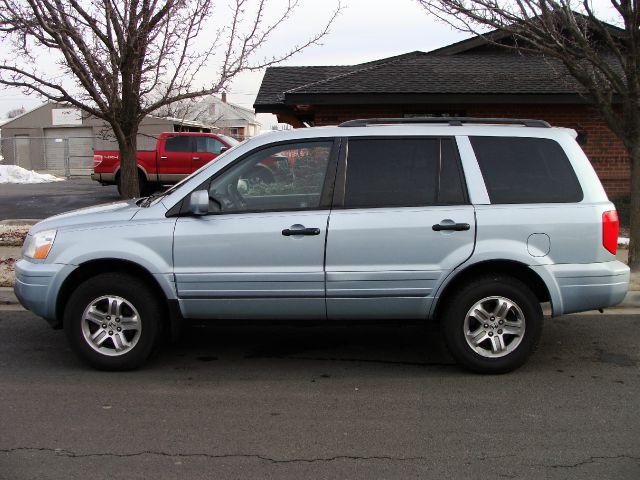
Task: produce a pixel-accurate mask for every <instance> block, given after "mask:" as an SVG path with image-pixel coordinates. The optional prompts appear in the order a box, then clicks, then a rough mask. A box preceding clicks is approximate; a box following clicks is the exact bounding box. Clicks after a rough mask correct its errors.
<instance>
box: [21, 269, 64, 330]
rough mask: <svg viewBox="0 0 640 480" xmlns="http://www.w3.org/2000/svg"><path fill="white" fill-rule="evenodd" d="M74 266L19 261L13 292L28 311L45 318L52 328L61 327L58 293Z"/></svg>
mask: <svg viewBox="0 0 640 480" xmlns="http://www.w3.org/2000/svg"><path fill="white" fill-rule="evenodd" d="M75 268H76V267H75V266H74V265H62V264H44V263H31V262H29V261H27V260H24V259H22V260H18V261H17V262H16V265H15V272H16V282H15V285H14V287H13V291H14V292H15V294H16V297H17V298H18V301H19V302H20V303H21V304H22V306H24V307H25V308H26V309H27V310H30V311H32V312H33V313H35V314H36V315H38V316H40V317H43V318H44V319H45V320H47V321H48V322H49V323H50V324H51V326H53V327H59V326H60V325H61V320H62V319H60V318H57V316H56V301H57V298H58V292H59V291H60V287H61V285H62V282H63V281H64V279H65V278H67V276H68V275H69V273H71V272H72V271H73V270H74V269H75Z"/></svg>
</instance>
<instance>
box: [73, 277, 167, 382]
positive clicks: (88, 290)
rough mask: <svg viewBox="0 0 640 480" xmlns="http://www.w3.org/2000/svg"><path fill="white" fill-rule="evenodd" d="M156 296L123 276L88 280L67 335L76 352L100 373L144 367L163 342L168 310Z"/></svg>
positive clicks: (76, 301) (79, 291) (76, 298)
mask: <svg viewBox="0 0 640 480" xmlns="http://www.w3.org/2000/svg"><path fill="white" fill-rule="evenodd" d="M156 297H157V296H156V295H154V291H153V290H152V289H151V288H149V286H148V285H147V284H146V283H145V282H143V281H142V280H140V279H138V278H136V277H134V276H131V275H127V274H124V273H104V274H101V275H97V276H95V277H92V278H89V279H88V280H86V281H85V282H83V283H82V284H80V286H79V287H78V288H77V289H76V290H75V291H74V292H73V294H72V295H71V297H70V298H69V301H68V303H67V306H66V309H65V313H64V329H65V332H66V335H67V339H68V340H69V344H70V345H71V348H72V349H73V350H74V352H75V353H76V354H77V355H78V356H79V357H80V358H81V359H83V360H84V361H85V362H87V363H88V364H89V365H91V366H92V367H94V368H97V369H100V370H131V369H134V368H137V367H139V366H140V365H142V364H143V363H144V362H145V360H147V358H148V357H149V355H150V354H151V353H152V352H153V350H154V347H155V346H156V344H157V343H158V339H159V337H160V328H161V326H162V318H163V315H164V314H163V310H162V307H161V304H160V302H159V300H158V298H156Z"/></svg>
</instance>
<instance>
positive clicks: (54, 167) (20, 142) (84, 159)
mask: <svg viewBox="0 0 640 480" xmlns="http://www.w3.org/2000/svg"><path fill="white" fill-rule="evenodd" d="M94 145H95V138H94V137H58V136H46V137H33V136H26V135H25V136H19V135H18V136H14V137H8V138H0V154H1V155H2V157H3V163H4V164H5V165H18V166H20V167H22V168H25V169H27V170H38V171H46V172H51V173H53V174H56V175H65V176H67V177H68V176H71V175H89V174H90V173H91V169H92V168H93V150H94Z"/></svg>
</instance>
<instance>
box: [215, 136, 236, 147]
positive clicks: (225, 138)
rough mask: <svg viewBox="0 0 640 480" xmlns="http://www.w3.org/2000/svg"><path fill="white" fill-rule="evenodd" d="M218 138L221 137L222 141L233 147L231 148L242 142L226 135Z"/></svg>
mask: <svg viewBox="0 0 640 480" xmlns="http://www.w3.org/2000/svg"><path fill="white" fill-rule="evenodd" d="M218 137H220V138H221V139H222V140H224V141H225V142H227V143H228V144H229V145H231V148H233V147H235V146H236V145H238V144H239V143H240V142H239V141H238V140H236V139H235V138H233V137H228V136H226V135H218Z"/></svg>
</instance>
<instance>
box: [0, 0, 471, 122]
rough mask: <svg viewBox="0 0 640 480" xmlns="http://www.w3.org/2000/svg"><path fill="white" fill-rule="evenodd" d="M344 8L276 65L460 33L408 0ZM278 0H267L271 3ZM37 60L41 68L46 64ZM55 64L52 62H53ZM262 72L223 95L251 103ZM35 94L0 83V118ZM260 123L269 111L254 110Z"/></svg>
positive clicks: (308, 4)
mask: <svg viewBox="0 0 640 480" xmlns="http://www.w3.org/2000/svg"><path fill="white" fill-rule="evenodd" d="M342 3H343V6H344V9H343V11H342V13H341V14H340V16H339V17H338V18H337V19H336V21H335V23H334V25H333V27H332V29H331V32H330V34H329V35H328V36H327V37H325V39H324V40H323V42H322V43H323V44H322V45H317V46H312V47H310V48H308V49H307V50H305V51H303V52H302V53H300V54H298V55H296V56H295V57H293V58H292V59H290V60H288V61H287V62H285V63H282V64H281V65H348V64H354V63H362V62H367V61H371V60H376V59H379V58H384V57H387V56H391V55H397V54H401V53H406V52H410V51H414V50H423V51H428V50H432V49H434V48H437V47H440V46H443V45H447V44H449V43H452V42H454V41H457V40H459V39H462V38H464V35H462V34H460V33H458V32H455V31H453V30H452V29H451V28H450V27H448V26H446V25H443V24H441V23H437V22H436V21H435V20H434V19H432V18H430V17H429V16H428V15H427V13H426V12H425V11H424V10H423V9H422V8H421V7H420V6H419V5H418V4H417V2H415V1H413V0H368V1H367V0H342ZM280 4H281V0H271V5H273V7H277V6H278V5H280ZM336 4H337V0H301V2H300V6H299V7H298V9H297V10H296V12H295V13H294V15H293V17H292V18H291V20H290V21H288V23H287V24H285V25H284V26H283V28H281V29H280V30H279V31H278V32H277V34H276V35H274V36H273V37H272V38H271V41H270V42H269V44H268V45H267V47H266V48H265V49H264V51H263V54H264V55H265V56H268V55H270V54H273V55H277V54H278V53H281V52H283V51H285V50H286V49H287V47H288V46H291V45H292V44H295V43H301V42H303V41H304V40H305V39H307V38H308V37H309V36H311V34H313V33H314V32H317V31H318V30H319V29H320V28H321V26H322V24H323V22H325V21H326V20H327V19H328V18H329V16H330V13H331V11H332V10H333V9H334V8H335V6H336ZM51 67H52V66H51V65H43V67H42V68H51ZM54 68H55V67H54ZM263 75H264V72H256V73H245V74H242V75H241V76H239V77H237V78H236V80H235V81H234V82H233V84H232V85H231V88H230V89H229V92H228V94H227V100H228V101H229V102H231V103H236V104H239V105H242V106H245V107H249V108H252V105H253V102H254V100H255V98H256V95H257V93H258V89H259V88H260V82H261V81H262V76H263ZM41 103H42V100H41V99H40V98H38V97H36V96H35V95H32V96H25V95H24V94H23V93H22V92H20V91H18V90H15V89H7V88H5V87H0V118H4V117H5V115H6V113H7V112H8V111H9V110H11V109H13V108H17V107H20V106H24V107H25V108H27V109H30V108H33V107H36V106H37V105H39V104H41ZM260 117H261V118H260V121H261V122H262V124H263V128H268V126H269V124H271V123H275V117H273V116H271V115H260Z"/></svg>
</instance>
